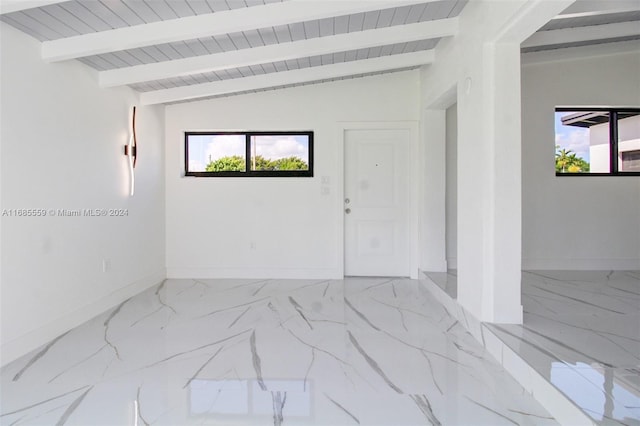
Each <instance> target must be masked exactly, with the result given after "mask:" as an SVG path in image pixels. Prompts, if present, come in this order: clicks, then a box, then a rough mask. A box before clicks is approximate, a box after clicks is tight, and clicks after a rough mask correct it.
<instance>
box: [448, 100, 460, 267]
mask: <svg viewBox="0 0 640 426" xmlns="http://www.w3.org/2000/svg"><path fill="white" fill-rule="evenodd" d="M446 115H447V118H446V120H447V123H446V126H447V136H446V163H447V172H446V173H447V186H446V215H447V225H446V226H447V248H446V255H447V268H448V269H456V268H457V267H458V207H457V198H458V106H457V104H456V105H453V106H451V107H449V108H447V111H446Z"/></svg>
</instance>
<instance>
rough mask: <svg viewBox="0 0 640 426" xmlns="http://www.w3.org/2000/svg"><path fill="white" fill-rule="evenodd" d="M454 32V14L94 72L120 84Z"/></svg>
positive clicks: (104, 84)
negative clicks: (439, 17) (416, 21)
mask: <svg viewBox="0 0 640 426" xmlns="http://www.w3.org/2000/svg"><path fill="white" fill-rule="evenodd" d="M457 32H458V18H449V19H439V20H435V21H427V22H419V23H415V24H407V25H397V26H393V27H387V28H379V29H373V30H366V31H359V32H353V33H348V34H338V35H333V36H326V37H318V38H312V39H309V40H300V41H294V42H289V43H282V44H272V45H268V46H263V47H255V48H252V49H242V50H235V51H230V52H223V53H215V54H212V55H203V56H196V57H192V58H185V59H176V60H173V61H164V62H158V63H153V64H145V65H136V66H132V67H125V68H118V69H114V70H108V71H101V72H100V73H99V74H98V79H99V82H100V86H101V87H115V86H123V85H128V84H136V83H142V82H145V81H153V80H162V79H165V78H172V77H180V76H186V75H193V74H199V73H206V72H212V71H221V70H225V69H231V68H241V67H246V66H252V65H260V64H268V63H272V62H279V61H286V60H290V59H297V58H300V57H302V56H304V57H310V56H317V55H326V54H331V53H335V52H344V51H349V50H357V49H367V48H372V47H378V46H384V45H391V44H396V43H406V42H411V41H419V40H426V39H432V38H440V37H448V36H454V35H456V34H457Z"/></svg>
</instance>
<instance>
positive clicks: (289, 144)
mask: <svg viewBox="0 0 640 426" xmlns="http://www.w3.org/2000/svg"><path fill="white" fill-rule="evenodd" d="M251 170H256V171H291V170H309V136H308V135H268V136H267V135H260V136H252V137H251Z"/></svg>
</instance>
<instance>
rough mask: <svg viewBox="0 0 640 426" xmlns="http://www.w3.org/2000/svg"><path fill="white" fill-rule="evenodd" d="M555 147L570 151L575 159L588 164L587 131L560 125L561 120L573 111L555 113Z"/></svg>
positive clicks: (581, 128)
mask: <svg viewBox="0 0 640 426" xmlns="http://www.w3.org/2000/svg"><path fill="white" fill-rule="evenodd" d="M555 114H556V115H555V129H556V145H559V146H560V148H559V149H566V150H571V151H572V152H574V153H575V154H576V156H577V157H581V158H582V159H584V160H585V161H587V162H589V129H586V128H583V127H575V126H564V125H562V121H561V118H562V117H564V116H565V115H571V114H574V112H573V111H561V112H556V113H555Z"/></svg>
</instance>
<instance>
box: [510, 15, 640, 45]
mask: <svg viewBox="0 0 640 426" xmlns="http://www.w3.org/2000/svg"><path fill="white" fill-rule="evenodd" d="M639 34H640V28H638V22H637V21H631V22H620V23H616V24H603V25H592V26H588V27H576V28H563V29H560V30H549V31H539V32H537V33H535V34H533V35H532V36H531V37H529V38H528V39H527V40H526V41H525V42H524V43H522V46H521V47H522V48H528V47H538V46H553V45H559V44H566V43H575V42H581V41H595V40H606V39H610V38H618V37H628V36H634V35H639Z"/></svg>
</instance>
